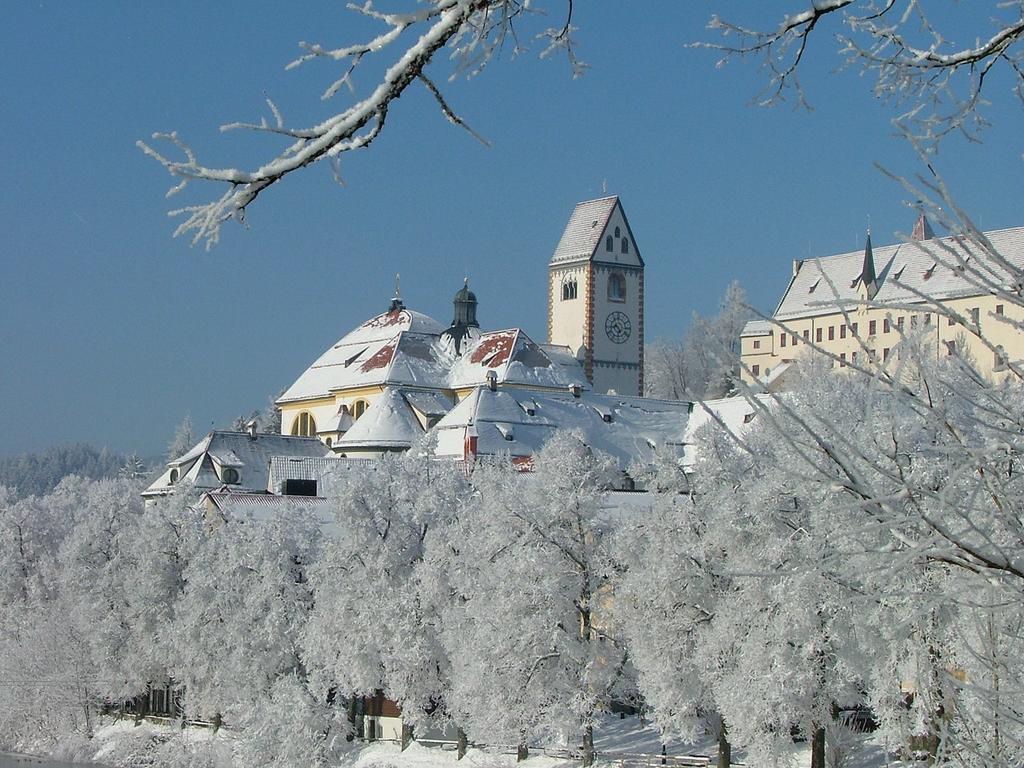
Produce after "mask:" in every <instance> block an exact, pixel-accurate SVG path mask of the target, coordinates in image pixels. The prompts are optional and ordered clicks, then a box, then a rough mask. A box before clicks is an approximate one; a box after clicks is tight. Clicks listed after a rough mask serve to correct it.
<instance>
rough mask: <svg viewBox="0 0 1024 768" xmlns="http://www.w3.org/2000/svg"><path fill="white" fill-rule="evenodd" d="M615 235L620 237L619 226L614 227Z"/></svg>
mask: <svg viewBox="0 0 1024 768" xmlns="http://www.w3.org/2000/svg"><path fill="white" fill-rule="evenodd" d="M615 236H616V237H621V235H620V234H619V228H618V227H616V228H615Z"/></svg>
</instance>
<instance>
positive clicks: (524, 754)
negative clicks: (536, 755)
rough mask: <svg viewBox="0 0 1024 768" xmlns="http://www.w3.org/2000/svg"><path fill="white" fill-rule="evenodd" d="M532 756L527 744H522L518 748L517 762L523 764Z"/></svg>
mask: <svg viewBox="0 0 1024 768" xmlns="http://www.w3.org/2000/svg"><path fill="white" fill-rule="evenodd" d="M529 756H530V748H529V747H527V746H526V745H525V744H520V745H519V746H517V747H516V762H517V763H521V762H523V760H526V759H527V758H528V757H529Z"/></svg>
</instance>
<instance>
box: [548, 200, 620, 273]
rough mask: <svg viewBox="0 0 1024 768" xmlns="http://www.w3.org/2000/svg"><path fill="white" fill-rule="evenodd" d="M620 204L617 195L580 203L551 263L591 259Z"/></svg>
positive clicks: (570, 219) (570, 218) (563, 233)
mask: <svg viewBox="0 0 1024 768" xmlns="http://www.w3.org/2000/svg"><path fill="white" fill-rule="evenodd" d="M618 204H619V198H618V197H617V196H615V195H612V196H611V197H602V198H600V199H599V200H587V201H585V202H582V203H579V204H578V205H577V206H576V208H575V210H573V212H572V215H571V216H570V217H569V223H568V224H567V225H566V227H565V231H564V232H562V238H561V239H560V240H559V241H558V247H556V248H555V252H554V254H553V255H552V256H551V263H552V264H555V263H557V262H563V261H576V260H578V259H589V258H590V257H591V256H592V255H593V254H594V251H595V250H597V246H598V244H599V243H600V242H601V235H602V234H603V233H604V228H605V225H606V224H607V223H608V219H609V218H610V217H611V215H612V211H614V210H615V206H616V205H618Z"/></svg>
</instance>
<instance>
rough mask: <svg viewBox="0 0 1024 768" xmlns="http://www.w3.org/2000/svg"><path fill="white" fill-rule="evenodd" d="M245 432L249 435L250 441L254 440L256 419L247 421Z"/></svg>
mask: <svg viewBox="0 0 1024 768" xmlns="http://www.w3.org/2000/svg"><path fill="white" fill-rule="evenodd" d="M245 431H246V432H248V433H249V439H250V440H255V439H256V419H249V421H247V422H246V423H245Z"/></svg>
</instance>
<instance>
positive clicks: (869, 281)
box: [860, 227, 878, 299]
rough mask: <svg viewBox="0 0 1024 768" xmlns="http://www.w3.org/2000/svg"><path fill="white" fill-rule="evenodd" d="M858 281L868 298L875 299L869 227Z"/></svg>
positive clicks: (876, 279)
mask: <svg viewBox="0 0 1024 768" xmlns="http://www.w3.org/2000/svg"><path fill="white" fill-rule="evenodd" d="M860 280H861V283H862V284H863V285H864V290H865V291H866V292H867V295H868V298H869V299H873V298H875V294H876V293H878V277H877V275H876V274H875V257H874V256H873V255H872V253H871V227H868V239H867V242H865V243H864V266H862V267H861V270H860Z"/></svg>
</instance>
